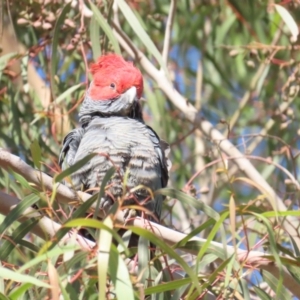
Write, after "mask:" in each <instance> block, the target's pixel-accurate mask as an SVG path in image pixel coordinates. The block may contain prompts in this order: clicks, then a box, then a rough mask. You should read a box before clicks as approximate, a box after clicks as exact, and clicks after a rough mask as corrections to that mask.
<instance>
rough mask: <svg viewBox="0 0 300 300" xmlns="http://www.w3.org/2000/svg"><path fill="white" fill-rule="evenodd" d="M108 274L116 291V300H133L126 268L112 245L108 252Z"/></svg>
mask: <svg viewBox="0 0 300 300" xmlns="http://www.w3.org/2000/svg"><path fill="white" fill-rule="evenodd" d="M109 274H110V276H111V280H112V282H113V284H114V287H115V290H116V295H117V299H126V300H134V299H135V298H134V288H133V286H132V282H131V277H130V274H129V271H128V267H127V265H126V264H125V262H124V260H123V259H122V257H121V255H120V253H119V252H118V250H117V248H116V247H115V246H114V245H112V247H111V251H110V259H109Z"/></svg>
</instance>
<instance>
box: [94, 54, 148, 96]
mask: <svg viewBox="0 0 300 300" xmlns="http://www.w3.org/2000/svg"><path fill="white" fill-rule="evenodd" d="M90 70H91V73H92V74H93V77H94V80H93V83H92V84H91V88H90V96H91V97H92V98H93V99H95V100H109V99H113V98H117V97H118V96H119V95H120V94H122V93H124V92H125V91H127V90H128V89H129V88H131V87H132V86H135V87H136V89H137V95H138V97H139V98H140V97H141V95H142V93H143V77H142V74H141V72H140V70H139V69H137V68H136V67H135V66H134V65H133V63H132V62H128V61H126V60H124V59H123V57H122V56H120V55H117V54H108V55H104V56H101V57H100V58H99V59H98V60H97V62H96V63H94V64H92V65H91V67H90ZM113 85H114V86H115V87H114V88H113V87H112V86H113Z"/></svg>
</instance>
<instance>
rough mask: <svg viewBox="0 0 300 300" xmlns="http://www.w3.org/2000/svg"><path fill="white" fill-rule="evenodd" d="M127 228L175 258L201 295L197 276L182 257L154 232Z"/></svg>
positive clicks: (131, 227) (132, 227)
mask: <svg viewBox="0 0 300 300" xmlns="http://www.w3.org/2000/svg"><path fill="white" fill-rule="evenodd" d="M127 228H128V229H129V230H131V231H132V232H134V233H136V234H138V235H140V236H143V237H145V238H147V239H148V240H149V241H150V242H152V243H153V244H155V245H157V246H159V247H160V248H161V250H162V251H164V252H166V254H168V255H170V256H171V257H172V258H174V259H175V260H176V261H177V263H178V264H180V266H181V268H183V270H184V271H185V272H186V273H187V274H188V275H189V276H190V277H191V279H192V281H193V285H194V286H195V288H196V289H197V291H198V292H199V293H201V288H200V285H199V283H198V279H197V276H196V274H195V273H194V272H193V271H192V269H191V268H190V267H189V266H188V264H187V263H186V262H185V261H184V260H183V259H182V258H181V256H179V255H178V254H177V253H176V252H175V251H174V250H173V249H172V248H171V247H170V246H168V245H167V244H166V243H165V242H164V241H162V240H161V239H160V238H158V237H157V236H156V235H154V234H153V233H152V232H150V231H148V230H146V229H143V228H138V227H134V226H128V227H127Z"/></svg>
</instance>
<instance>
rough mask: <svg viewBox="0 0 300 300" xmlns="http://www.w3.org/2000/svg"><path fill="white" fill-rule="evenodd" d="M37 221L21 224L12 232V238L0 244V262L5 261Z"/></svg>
mask: <svg viewBox="0 0 300 300" xmlns="http://www.w3.org/2000/svg"><path fill="white" fill-rule="evenodd" d="M38 221H39V220H38V219H28V220H26V221H24V222H22V223H21V224H20V225H19V226H18V227H17V228H16V229H15V230H14V231H13V234H12V236H11V237H10V238H9V239H7V240H5V241H3V242H2V243H1V251H0V260H6V259H7V257H8V256H9V255H10V254H11V252H12V251H13V250H14V249H15V248H16V245H18V244H19V242H20V241H21V240H22V239H23V237H24V236H25V235H26V234H28V233H29V232H30V231H31V229H32V228H33V227H35V226H36V224H37V223H38Z"/></svg>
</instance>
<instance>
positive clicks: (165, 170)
mask: <svg viewBox="0 0 300 300" xmlns="http://www.w3.org/2000/svg"><path fill="white" fill-rule="evenodd" d="M147 129H148V132H149V136H150V139H151V141H152V143H153V145H154V149H155V151H156V153H157V154H158V158H159V161H160V165H161V171H162V178H161V179H162V187H166V186H167V184H168V180H169V170H170V169H171V166H172V164H171V161H170V160H169V158H168V156H169V153H170V146H169V144H168V143H166V142H165V141H163V140H161V139H160V138H159V137H158V135H157V134H156V132H155V131H154V130H153V129H152V128H151V127H150V126H147Z"/></svg>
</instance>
